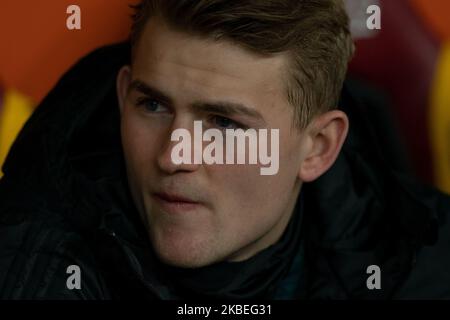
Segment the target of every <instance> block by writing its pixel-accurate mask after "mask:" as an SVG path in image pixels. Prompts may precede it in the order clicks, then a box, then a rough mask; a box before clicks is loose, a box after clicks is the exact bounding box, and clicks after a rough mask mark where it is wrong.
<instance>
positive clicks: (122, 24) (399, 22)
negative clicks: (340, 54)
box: [0, 0, 450, 193]
mask: <svg viewBox="0 0 450 320" xmlns="http://www.w3.org/2000/svg"><path fill="white" fill-rule="evenodd" d="M134 2H136V1H132V0H77V1H66V0H58V1H55V0H41V1H39V2H32V1H27V2H25V1H15V0H2V1H1V2H0V166H1V164H2V163H3V161H4V159H5V157H6V155H7V152H8V150H9V148H10V146H11V144H12V142H13V141H14V139H15V137H16V135H17V133H18V132H19V130H20V128H21V127H22V126H23V124H24V122H25V121H26V120H27V118H28V117H29V116H30V114H31V113H32V111H33V110H34V108H35V107H36V106H37V105H38V104H39V102H40V101H41V100H42V99H43V98H44V97H45V95H46V94H47V93H48V92H49V90H50V89H51V88H52V87H53V86H54V85H55V84H56V82H57V81H58V79H59V78H60V77H61V75H62V74H63V73H64V72H65V71H67V70H68V69H69V68H70V67H71V66H72V65H73V64H74V63H75V62H76V61H77V60H78V59H79V58H80V57H82V56H83V55H85V54H87V53H88V52H90V51H92V50H93V49H95V48H97V47H99V46H102V45H106V44H111V43H115V42H119V41H122V40H125V39H126V38H127V35H128V30H129V27H130V19H129V15H130V14H131V9H129V7H128V5H129V4H130V3H134ZM72 4H76V5H78V6H79V7H80V8H81V30H68V29H67V28H66V19H67V17H68V16H69V14H67V13H66V9H67V7H68V6H70V5H72ZM373 4H376V5H378V6H379V7H380V8H381V29H380V30H369V29H368V28H367V26H366V21H367V19H368V17H369V16H370V14H367V12H366V10H367V8H368V6H370V5H373ZM346 6H347V9H348V12H349V15H350V17H351V18H352V33H353V35H354V37H355V41H356V55H355V58H354V59H353V61H352V63H351V65H350V70H349V76H350V78H351V79H352V81H353V83H356V84H357V85H358V86H359V85H361V87H363V88H364V90H363V91H364V92H365V95H366V96H367V95H368V96H371V98H370V101H372V102H373V103H374V105H378V107H379V106H381V107H382V108H384V109H385V111H386V114H387V116H388V117H389V118H390V119H391V120H392V123H393V124H394V127H395V128H396V130H397V131H398V134H397V135H398V137H396V138H398V140H399V141H400V142H401V146H402V147H401V149H402V150H403V151H402V154H403V155H404V156H405V158H406V161H407V162H408V164H409V165H410V170H411V172H412V173H413V174H414V175H415V176H416V177H418V178H419V179H420V180H422V181H423V182H424V183H426V184H429V185H433V186H435V187H437V188H439V189H440V190H442V191H445V192H448V193H450V1H448V0H346ZM373 121H374V122H376V121H378V119H377V118H374V120H373ZM381 131H382V130H381ZM390 138H391V137H389V135H388V133H386V137H385V139H386V141H387V140H389V139H390ZM32 159H33V158H32V155H30V161H33V160H32ZM0 176H1V172H0Z"/></svg>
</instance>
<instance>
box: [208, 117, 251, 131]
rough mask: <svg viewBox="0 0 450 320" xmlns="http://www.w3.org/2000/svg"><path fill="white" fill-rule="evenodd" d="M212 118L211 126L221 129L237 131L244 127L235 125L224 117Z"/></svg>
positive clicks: (235, 123) (238, 124) (234, 122)
mask: <svg viewBox="0 0 450 320" xmlns="http://www.w3.org/2000/svg"><path fill="white" fill-rule="evenodd" d="M212 118H213V119H212V122H213V124H214V125H215V126H217V127H219V128H221V129H239V128H244V127H245V126H243V125H241V124H240V123H237V122H236V121H233V120H231V119H229V118H226V117H222V116H217V115H215V116H213V117H212Z"/></svg>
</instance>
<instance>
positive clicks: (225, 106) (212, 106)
mask: <svg viewBox="0 0 450 320" xmlns="http://www.w3.org/2000/svg"><path fill="white" fill-rule="evenodd" d="M128 90H129V91H132V90H136V91H138V92H140V93H142V94H145V95H147V96H151V97H152V98H155V99H157V100H160V101H161V102H162V103H166V104H169V105H172V104H173V101H172V99H171V98H170V97H169V96H168V95H167V94H165V93H164V92H162V91H160V90H158V89H155V88H152V87H151V86H149V85H148V84H146V83H145V82H143V81H141V80H133V81H132V82H131V84H130V86H129V87H128ZM191 107H192V108H193V109H196V110H199V111H202V112H212V113H218V114H221V115H223V116H233V115H244V116H247V117H250V118H254V119H255V120H256V121H258V122H262V123H263V124H266V121H265V120H264V117H263V116H262V115H261V113H259V112H258V111H256V110H255V109H253V108H249V107H247V106H245V105H243V104H241V103H234V102H228V101H217V102H194V103H192V104H191Z"/></svg>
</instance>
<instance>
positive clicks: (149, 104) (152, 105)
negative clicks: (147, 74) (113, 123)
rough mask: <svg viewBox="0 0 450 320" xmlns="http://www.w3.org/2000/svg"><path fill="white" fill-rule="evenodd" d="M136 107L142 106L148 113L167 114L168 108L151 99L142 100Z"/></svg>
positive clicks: (139, 100)
mask: <svg viewBox="0 0 450 320" xmlns="http://www.w3.org/2000/svg"><path fill="white" fill-rule="evenodd" d="M136 105H138V106H142V107H143V108H144V109H145V111H148V112H166V111H167V107H166V106H164V105H163V104H161V103H160V102H159V101H158V100H155V99H151V98H140V99H138V100H137V102H136Z"/></svg>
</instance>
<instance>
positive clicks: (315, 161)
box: [299, 110, 349, 182]
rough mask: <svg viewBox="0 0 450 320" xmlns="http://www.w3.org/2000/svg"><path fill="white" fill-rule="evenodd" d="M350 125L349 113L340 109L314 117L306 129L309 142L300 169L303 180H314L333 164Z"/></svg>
mask: <svg viewBox="0 0 450 320" xmlns="http://www.w3.org/2000/svg"><path fill="white" fill-rule="evenodd" d="M348 127H349V121H348V118H347V115H346V114H345V113H344V112H342V111H339V110H333V111H329V112H326V113H324V114H321V115H320V116H317V117H316V118H314V120H313V121H312V122H311V123H310V125H309V126H308V127H307V128H306V130H305V133H306V134H307V139H308V140H309V143H308V148H307V153H306V156H305V158H304V159H303V162H302V164H301V166H300V171H299V178H300V179H301V180H302V181H304V182H311V181H314V180H315V179H317V178H318V177H320V176H321V175H322V174H323V173H325V172H326V171H327V170H328V169H329V168H330V167H331V166H332V165H333V163H334V162H335V161H336V158H337V156H338V155H339V152H340V151H341V148H342V145H343V144H344V141H345V138H346V137H347V133H348Z"/></svg>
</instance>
